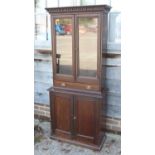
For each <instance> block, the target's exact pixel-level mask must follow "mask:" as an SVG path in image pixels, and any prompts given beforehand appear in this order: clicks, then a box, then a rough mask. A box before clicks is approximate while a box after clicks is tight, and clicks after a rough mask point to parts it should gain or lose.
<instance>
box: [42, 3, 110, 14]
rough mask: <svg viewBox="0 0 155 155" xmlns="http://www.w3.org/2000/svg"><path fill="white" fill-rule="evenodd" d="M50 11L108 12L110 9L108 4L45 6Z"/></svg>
mask: <svg viewBox="0 0 155 155" xmlns="http://www.w3.org/2000/svg"><path fill="white" fill-rule="evenodd" d="M45 9H46V10H47V11H48V12H49V13H50V14H51V13H68V12H70V13H71V12H72V13H76V12H104V13H108V12H109V11H110V9H111V7H110V6H108V5H88V6H72V7H57V8H45Z"/></svg>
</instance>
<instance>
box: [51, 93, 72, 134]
mask: <svg viewBox="0 0 155 155" xmlns="http://www.w3.org/2000/svg"><path fill="white" fill-rule="evenodd" d="M72 104H73V103H72V96H69V95H64V94H56V95H54V109H53V112H54V128H55V134H57V135H58V136H60V137H65V135H68V136H70V135H71V131H72V124H71V114H72Z"/></svg>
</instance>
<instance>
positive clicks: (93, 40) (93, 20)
mask: <svg viewBox="0 0 155 155" xmlns="http://www.w3.org/2000/svg"><path fill="white" fill-rule="evenodd" d="M46 10H47V11H48V12H49V14H50V17H51V36H52V62H53V87H52V88H50V89H49V95H50V107H51V120H52V121H51V127H52V133H51V138H54V139H57V140H61V141H65V142H70V143H72V144H76V145H81V146H85V147H88V148H91V149H94V150H100V149H101V147H102V144H103V142H104V139H105V133H104V130H103V126H102V128H101V118H102V117H104V116H103V111H104V110H105V92H104V78H105V74H104V67H103V66H102V64H103V63H104V62H103V61H104V59H103V58H102V55H103V53H104V52H106V49H107V45H106V44H107V32H108V31H107V19H108V12H109V11H110V6H107V5H95V6H76V7H59V8H46ZM102 120H104V119H103V118H102Z"/></svg>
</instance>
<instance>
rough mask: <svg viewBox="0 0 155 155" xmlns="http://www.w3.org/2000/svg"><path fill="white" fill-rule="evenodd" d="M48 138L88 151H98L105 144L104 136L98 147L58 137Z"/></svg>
mask: <svg viewBox="0 0 155 155" xmlns="http://www.w3.org/2000/svg"><path fill="white" fill-rule="evenodd" d="M50 138H51V139H54V140H58V141H62V142H66V143H70V144H74V145H77V146H82V147H86V148H89V149H92V150H96V151H100V150H101V148H102V146H103V144H104V142H105V139H106V136H105V135H104V136H103V138H102V141H101V144H100V145H94V144H85V143H82V142H78V141H75V140H69V139H64V138H60V137H57V136H54V135H52V136H51V137H50Z"/></svg>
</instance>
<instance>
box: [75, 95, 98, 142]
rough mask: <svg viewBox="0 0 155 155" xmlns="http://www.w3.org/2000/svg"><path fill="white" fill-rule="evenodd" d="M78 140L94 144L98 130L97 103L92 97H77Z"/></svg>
mask: <svg viewBox="0 0 155 155" xmlns="http://www.w3.org/2000/svg"><path fill="white" fill-rule="evenodd" d="M75 100H76V104H75V106H76V135H77V140H80V141H85V142H91V143H92V142H94V140H95V139H94V138H95V130H96V101H95V100H94V99H93V98H91V97H80V96H78V97H76V99H75Z"/></svg>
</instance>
